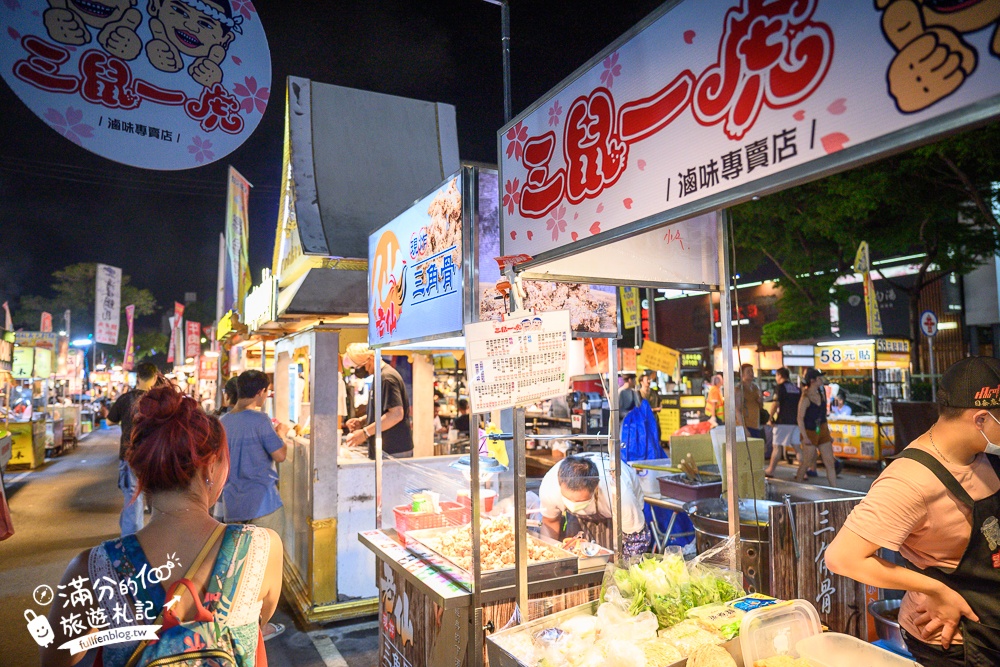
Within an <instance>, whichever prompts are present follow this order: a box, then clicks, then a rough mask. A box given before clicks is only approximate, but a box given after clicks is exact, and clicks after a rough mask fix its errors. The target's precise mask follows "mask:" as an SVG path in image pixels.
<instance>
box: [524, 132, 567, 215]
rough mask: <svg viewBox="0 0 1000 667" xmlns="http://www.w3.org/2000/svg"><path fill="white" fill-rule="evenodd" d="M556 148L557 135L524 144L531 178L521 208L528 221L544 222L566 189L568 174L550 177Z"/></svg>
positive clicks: (526, 162)
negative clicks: (538, 219)
mask: <svg viewBox="0 0 1000 667" xmlns="http://www.w3.org/2000/svg"><path fill="white" fill-rule="evenodd" d="M555 148H556V133H555V132H546V133H545V134H543V135H542V136H540V137H533V138H531V139H529V140H528V141H527V142H525V144H524V152H523V156H524V166H525V167H527V168H528V177H527V178H526V179H525V183H524V188H523V189H522V190H521V200H520V203H519V204H518V208H519V210H520V211H521V215H523V216H525V217H528V218H541V217H542V216H544V215H545V214H546V213H548V212H549V211H551V210H552V209H553V208H555V206H556V204H558V203H559V202H560V201H561V200H562V198H563V194H564V192H565V188H566V172H565V170H563V169H559V170H557V171H556V172H555V173H554V174H552V176H551V177H550V176H549V163H550V162H551V161H552V156H553V154H554V153H555Z"/></svg>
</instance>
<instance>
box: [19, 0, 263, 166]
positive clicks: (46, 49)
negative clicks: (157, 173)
mask: <svg viewBox="0 0 1000 667" xmlns="http://www.w3.org/2000/svg"><path fill="white" fill-rule="evenodd" d="M0 27H2V28H3V29H4V32H3V33H0V40H3V42H2V48H0V73H2V75H3V78H4V80H5V81H6V82H7V84H8V85H9V86H10V87H11V88H12V89H13V90H14V92H15V93H16V94H17V96H18V97H20V98H21V101H23V102H24V103H25V104H27V105H28V107H29V108H30V109H31V110H32V111H34V112H35V114H36V115H38V116H39V117H40V118H41V119H42V120H44V121H45V122H46V123H48V124H49V126H51V127H52V129H54V130H55V131H56V132H58V133H59V134H61V135H63V136H64V137H66V138H67V139H69V140H70V141H72V142H73V143H75V144H77V145H79V146H82V147H83V148H86V149H87V150H89V151H91V152H93V153H97V154H98V155H102V156H104V157H106V158H108V159H110V160H114V161H116V162H122V163H124V164H129V165H133V166H136V167H144V168H146V169H191V168H193V167H200V166H202V165H206V164H209V163H210V162H214V161H215V160H219V159H221V158H223V157H225V156H226V155H228V154H229V153H231V152H233V151H234V150H236V148H238V147H239V146H240V144H242V143H243V142H244V141H246V140H247V138H248V137H249V136H250V135H251V134H252V133H253V131H254V129H256V127H257V123H259V122H260V119H261V116H263V114H264V109H265V108H266V107H267V100H268V96H269V94H270V86H271V54H270V52H269V51H268V48H267V38H266V36H265V35H264V28H263V26H262V25H261V22H260V17H258V16H257V10H256V9H254V6H253V4H252V3H251V2H250V0H49V1H48V2H46V1H45V0H3V1H2V2H0Z"/></svg>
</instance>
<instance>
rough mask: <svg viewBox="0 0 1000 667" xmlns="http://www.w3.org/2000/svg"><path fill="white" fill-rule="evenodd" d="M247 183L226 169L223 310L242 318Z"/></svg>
mask: <svg viewBox="0 0 1000 667" xmlns="http://www.w3.org/2000/svg"><path fill="white" fill-rule="evenodd" d="M250 187H251V186H250V183H249V182H248V181H247V179H245V178H243V176H242V175H241V174H240V172H238V171H236V170H235V169H233V168H232V167H230V168H229V187H228V194H227V196H226V258H225V259H226V271H225V274H226V275H225V281H226V282H225V287H224V299H225V301H224V302H223V310H234V311H236V312H238V313H240V316H241V319H242V315H243V301H244V300H245V299H246V296H247V293H248V292H249V291H250V286H251V282H252V281H251V278H250V251H249V243H250V240H249V239H250V214H249V206H250Z"/></svg>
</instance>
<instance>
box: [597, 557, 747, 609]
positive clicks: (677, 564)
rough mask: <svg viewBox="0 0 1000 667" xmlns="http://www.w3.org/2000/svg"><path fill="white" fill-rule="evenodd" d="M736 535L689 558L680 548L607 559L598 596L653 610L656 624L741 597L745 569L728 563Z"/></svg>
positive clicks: (620, 606) (617, 603) (627, 606)
mask: <svg viewBox="0 0 1000 667" xmlns="http://www.w3.org/2000/svg"><path fill="white" fill-rule="evenodd" d="M735 548H736V543H735V541H734V540H732V539H730V540H726V541H725V542H723V543H722V544H720V545H719V546H717V547H715V548H713V549H711V550H709V551H706V552H705V553H704V554H701V555H700V556H698V557H697V558H695V559H694V560H692V561H685V560H684V555H683V552H682V551H681V549H680V548H677V547H674V548H671V549H668V550H667V552H666V553H664V554H645V555H643V556H642V557H640V558H639V559H635V560H633V561H632V562H629V563H625V564H623V565H621V566H619V565H615V564H610V563H609V564H608V566H607V568H606V569H605V572H604V581H603V584H602V588H601V601H602V602H606V603H609V604H611V605H613V606H614V607H616V608H617V609H619V610H620V611H622V612H625V613H628V614H630V615H632V616H637V615H639V614H641V613H643V612H647V611H649V612H652V613H653V614H655V616H656V618H657V621H658V622H659V627H660V628H661V629H662V628H668V627H671V626H672V625H675V624H676V623H679V622H680V621H682V620H684V618H685V617H686V614H687V612H688V611H689V610H690V609H694V608H695V607H700V606H702V605H706V604H712V603H716V602H727V601H729V600H734V599H736V598H738V597H741V596H742V595H743V594H744V593H743V586H742V583H743V575H742V573H739V572H734V571H732V570H730V569H729V567H728V566H729V562H730V557H731V554H732V549H735Z"/></svg>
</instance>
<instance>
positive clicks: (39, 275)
mask: <svg viewBox="0 0 1000 667" xmlns="http://www.w3.org/2000/svg"><path fill="white" fill-rule="evenodd" d="M21 1H22V2H31V0H21ZM39 4H44V3H41V2H39ZM510 4H511V61H512V77H511V78H512V89H513V109H514V114H515V115H516V114H517V113H519V112H520V111H521V110H522V109H524V108H526V107H527V106H529V105H530V104H531V103H532V102H533V101H534V100H536V99H537V98H539V97H541V96H542V95H543V94H544V93H545V92H546V91H548V90H549V89H550V88H552V87H553V86H555V85H556V84H558V83H559V82H560V81H561V80H562V79H564V78H565V77H567V76H568V75H569V74H571V73H572V72H573V71H574V70H575V69H576V68H577V67H579V66H580V65H582V64H583V63H584V62H586V61H587V60H588V59H590V58H591V57H592V56H594V55H596V54H597V53H598V52H599V51H600V50H602V49H603V48H604V47H605V46H607V45H608V44H609V43H611V42H612V41H614V40H615V39H616V38H617V37H619V36H620V35H621V34H622V33H623V32H625V31H626V30H628V29H629V28H630V27H631V26H632V25H634V24H635V23H636V22H638V21H639V20H641V19H642V18H643V17H644V16H646V15H647V14H648V13H649V12H651V11H652V10H653V9H655V8H656V7H657V6H658V5H659V4H660V2H659V1H657V0H630V1H629V2H627V3H608V2H595V1H574V2H563V1H558V0H537V1H529V0H511V3H510ZM254 5H255V7H256V8H257V11H258V14H259V16H260V17H261V20H262V21H263V24H264V28H265V30H266V32H267V38H268V42H269V46H270V49H271V60H272V75H271V81H272V85H271V97H270V102H269V104H268V107H267V111H266V112H265V114H264V117H263V120H262V121H261V123H260V125H259V126H258V127H257V130H256V131H255V132H254V134H253V135H252V136H251V137H250V138H249V139H248V140H247V141H246V143H244V144H243V145H242V146H241V147H240V148H239V149H237V150H236V151H234V152H233V153H231V154H230V155H229V156H228V157H226V158H223V159H222V160H219V161H217V162H215V163H213V164H211V165H208V166H205V167H201V168H197V169H190V170H186V171H173V172H159V171H149V170H144V169H137V168H133V167H128V166H125V165H122V164H118V163H115V162H112V161H109V160H107V159H105V158H102V157H99V156H97V155H95V154H92V153H90V152H88V151H85V150H84V149H82V148H79V147H78V146H76V145H74V144H72V143H70V142H69V141H68V140H66V139H64V138H63V137H62V136H60V135H59V134H57V133H56V132H55V131H53V130H52V129H50V128H49V127H48V126H47V125H46V124H45V123H44V122H43V121H42V120H41V119H39V118H37V117H36V116H35V115H34V114H33V113H32V112H31V111H29V110H28V109H27V107H25V106H24V104H22V103H21V101H20V100H19V99H18V98H17V97H16V96H15V95H14V94H13V93H12V92H11V90H10V88H8V87H7V86H6V84H2V85H0V108H2V109H3V128H4V129H3V133H2V136H3V138H2V140H0V146H2V148H0V239H2V240H0V248H2V252H0V301H2V300H6V299H10V300H11V301H12V302H13V301H14V300H16V298H17V297H18V296H20V295H23V294H39V293H41V294H46V295H47V294H48V285H49V283H50V282H51V281H50V275H51V273H52V272H53V271H55V270H58V269H59V268H62V267H63V266H66V265H68V264H72V263H75V262H102V263H106V264H112V265H115V266H120V267H122V269H123V270H124V271H125V273H126V274H130V275H131V276H132V281H133V283H134V284H136V285H138V286H140V287H146V288H148V289H150V290H151V291H152V292H153V293H154V295H155V296H156V298H157V300H158V301H159V303H160V305H161V307H165V306H167V305H168V304H170V303H171V302H172V301H173V300H175V299H178V300H179V299H181V298H182V297H183V295H184V293H185V292H197V293H198V294H199V296H201V297H202V299H205V298H206V297H207V298H208V299H211V298H212V297H213V296H214V290H215V282H216V271H217V257H218V237H219V233H220V232H221V231H222V229H223V222H224V217H225V192H226V168H227V165H228V164H232V165H233V166H234V167H236V169H237V170H239V171H240V172H241V173H242V174H243V175H245V176H246V177H247V179H248V180H249V181H250V182H251V183H252V184H253V185H254V186H255V188H254V190H253V191H252V193H251V196H250V260H251V269H252V275H253V276H254V282H255V283H258V282H259V281H260V269H261V268H263V267H265V266H267V267H269V266H270V264H271V255H272V248H273V243H274V232H275V226H276V224H277V218H278V194H279V187H280V176H281V148H282V133H283V119H284V93H285V78H286V77H287V76H289V75H296V76H303V77H307V78H310V79H313V80H315V81H319V82H324V83H332V84H337V85H341V86H348V87H352V88H359V89H363V90H371V91H377V92H382V93H389V94H394V95H401V96H405V97H413V98H418V99H424V100H429V101H439V102H446V103H449V104H453V105H455V107H456V108H457V116H458V138H459V150H460V155H461V158H462V159H463V160H472V161H479V162H487V163H496V161H497V158H496V132H497V130H498V129H499V127H500V126H501V125H502V124H503V93H502V69H501V56H500V8H499V7H497V6H495V5H492V4H488V3H487V2H484V1H482V0H410V1H408V2H407V1H403V0H395V1H390V0H377V1H374V2H359V1H351V0H342V1H337V2H329V1H326V2H291V1H288V0H281V1H279V0H261V1H258V2H254ZM2 37H3V38H4V41H2V42H0V45H2V48H11V46H12V45H13V44H14V43H13V42H11V41H9V40H7V39H6V36H5V35H4V36H2Z"/></svg>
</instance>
